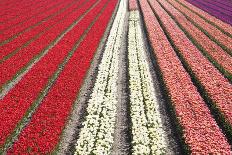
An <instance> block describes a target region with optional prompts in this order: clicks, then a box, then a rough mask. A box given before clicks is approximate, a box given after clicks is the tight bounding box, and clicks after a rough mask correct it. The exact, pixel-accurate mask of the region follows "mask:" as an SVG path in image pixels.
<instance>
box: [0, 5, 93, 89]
mask: <svg viewBox="0 0 232 155" xmlns="http://www.w3.org/2000/svg"><path fill="white" fill-rule="evenodd" d="M94 5H95V1H88V2H87V3H85V4H84V5H83V6H82V7H81V8H80V9H79V10H78V11H75V12H72V13H71V14H69V18H66V19H65V20H63V21H62V22H59V23H58V24H56V25H53V27H52V28H51V29H50V31H49V33H44V34H43V35H41V36H40V37H39V38H37V39H36V40H34V41H33V42H32V43H31V44H30V45H28V46H27V47H26V48H23V49H22V50H20V51H19V52H17V53H16V54H15V55H14V56H13V57H11V58H10V59H8V60H6V61H4V63H2V64H0V68H1V70H0V87H1V89H0V90H1V91H2V90H4V88H5V87H7V86H8V85H9V82H10V81H13V80H14V79H16V78H17V77H19V76H20V75H21V74H23V73H24V72H26V71H27V69H28V68H30V67H31V66H32V65H34V64H35V63H36V62H38V61H39V60H40V58H41V57H43V56H44V55H46V54H47V53H48V52H49V49H50V48H52V47H53V46H55V45H56V44H57V43H58V42H59V40H60V39H61V38H62V36H64V34H65V33H67V32H68V31H69V30H70V25H72V24H73V23H75V22H78V21H79V20H81V19H83V18H84V17H85V16H86V14H87V13H88V12H89V11H90V9H91V8H92V7H93V6H94ZM66 42H67V45H68V42H69V41H68V39H67V41H66ZM28 51H30V52H28ZM12 66H14V67H12ZM6 82H7V83H6Z"/></svg>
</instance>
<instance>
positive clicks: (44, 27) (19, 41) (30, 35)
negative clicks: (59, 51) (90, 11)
mask: <svg viewBox="0 0 232 155" xmlns="http://www.w3.org/2000/svg"><path fill="white" fill-rule="evenodd" d="M85 2H86V1H81V0H80V1H77V2H76V3H74V4H72V5H71V6H70V7H68V8H66V9H65V10H64V11H62V12H60V13H59V14H57V15H56V16H54V17H53V18H50V19H49V20H47V21H46V22H43V23H42V24H41V25H39V26H37V27H35V28H33V29H30V30H29V31H27V32H25V33H23V34H22V35H20V36H19V37H17V38H16V39H14V40H13V41H11V42H9V43H7V44H5V45H3V46H1V47H0V49H1V51H4V52H2V53H0V63H2V62H3V60H4V61H5V60H6V59H9V58H10V57H12V56H13V54H12V53H17V52H15V50H16V51H19V50H18V49H22V48H25V46H24V44H27V45H29V43H28V42H32V41H31V40H34V39H35V38H37V37H39V36H41V35H42V34H44V33H46V32H48V31H49V30H50V29H51V28H52V27H54V25H56V24H58V22H62V21H63V20H64V19H65V18H67V17H68V16H69V14H70V13H72V12H73V11H77V9H79V8H80V7H81V5H83V3H85ZM9 55H10V56H9ZM1 60H2V62H1Z"/></svg>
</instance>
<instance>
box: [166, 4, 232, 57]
mask: <svg viewBox="0 0 232 155" xmlns="http://www.w3.org/2000/svg"><path fill="white" fill-rule="evenodd" d="M168 1H169V2H170V3H171V4H172V5H173V6H174V7H176V8H177V9H178V10H179V11H180V12H182V13H183V14H185V15H186V16H187V17H189V18H190V19H191V20H192V21H194V22H195V23H197V24H198V25H199V26H200V27H202V28H203V29H204V30H205V31H206V32H207V33H208V34H209V35H211V36H212V37H214V38H215V39H216V40H217V41H218V42H220V44H222V45H224V46H225V47H227V48H229V49H230V50H232V39H231V38H230V37H228V36H227V35H225V34H224V33H222V32H221V31H220V30H219V29H217V28H216V27H214V26H213V25H211V24H209V23H208V22H206V21H205V20H203V19H202V18H200V17H199V16H198V15H196V14H194V13H193V12H191V11H190V10H189V9H187V8H185V7H183V6H182V5H180V4H179V3H177V2H176V0H168ZM230 53H231V54H232V52H230Z"/></svg>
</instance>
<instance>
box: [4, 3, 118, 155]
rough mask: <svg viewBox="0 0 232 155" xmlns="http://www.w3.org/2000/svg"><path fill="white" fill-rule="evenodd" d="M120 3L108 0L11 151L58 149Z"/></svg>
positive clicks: (49, 151) (36, 151) (46, 152)
mask: <svg viewBox="0 0 232 155" xmlns="http://www.w3.org/2000/svg"><path fill="white" fill-rule="evenodd" d="M105 2H106V0H103V1H101V4H100V5H99V6H97V8H99V7H100V8H102V4H104V3H105ZM116 3H117V1H110V2H109V3H108V5H107V7H106V8H105V10H104V11H103V13H102V14H101V15H100V17H99V18H98V19H97V21H96V23H94V25H93V27H92V28H91V29H90V31H89V32H88V34H87V36H86V37H85V39H84V40H83V41H82V42H81V44H80V45H79V47H78V48H77V49H76V51H75V53H74V54H73V56H72V58H71V59H70V60H69V62H68V63H67V65H66V66H65V68H64V70H63V72H62V73H61V74H60V76H59V77H58V79H57V81H56V83H55V84H54V86H53V87H52V88H51V90H50V92H49V93H48V95H47V96H46V98H45V99H44V100H43V102H42V103H41V105H40V106H39V108H38V110H37V111H36V113H35V114H34V115H33V117H32V120H31V122H30V124H29V125H28V126H27V127H26V128H25V129H24V130H23V132H22V133H21V134H20V136H19V139H18V141H16V142H15V144H14V145H13V147H12V149H11V150H9V151H8V154H18V153H19V154H22V153H23V154H50V153H52V152H53V151H54V149H55V147H56V145H57V144H58V142H59V140H60V136H61V133H62V130H63V128H64V125H65V122H66V121H67V119H68V116H69V114H70V111H71V108H72V104H73V103H74V101H75V100H76V97H77V93H78V91H79V89H80V86H81V84H82V82H83V79H84V77H85V74H86V72H87V70H88V68H89V66H90V63H91V60H92V58H93V56H94V53H95V51H96V49H97V47H98V44H99V43H100V40H101V38H102V36H103V33H104V31H105V29H106V26H107V24H108V22H109V19H110V17H111V15H112V12H113V10H114V8H115V5H116ZM98 12H99V11H98V9H97V10H95V12H92V13H91V15H92V16H93V17H96V15H97V13H98ZM86 18H87V17H86ZM88 18H89V17H88ZM91 18H92V17H91ZM86 20H88V19H86ZM80 28H81V29H84V28H82V27H79V26H78V27H75V28H74V29H75V30H73V32H74V34H75V31H76V32H77V33H79V32H78V31H79V29H80ZM70 37H72V36H70ZM70 39H71V40H73V39H72V38H70ZM66 41H67V40H66ZM68 46H69V45H68ZM60 48H62V47H60ZM29 148H31V149H30V152H28V149H29Z"/></svg>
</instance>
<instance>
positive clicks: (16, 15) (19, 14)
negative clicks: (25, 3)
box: [0, 0, 59, 31]
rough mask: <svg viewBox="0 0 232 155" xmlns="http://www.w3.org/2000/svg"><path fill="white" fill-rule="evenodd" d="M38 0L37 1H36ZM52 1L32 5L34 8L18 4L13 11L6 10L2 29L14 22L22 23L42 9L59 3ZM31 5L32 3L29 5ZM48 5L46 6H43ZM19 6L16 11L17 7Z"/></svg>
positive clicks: (0, 27)
mask: <svg viewBox="0 0 232 155" xmlns="http://www.w3.org/2000/svg"><path fill="white" fill-rule="evenodd" d="M35 2H36V1H35ZM51 2H52V1H50V0H48V1H44V2H43V3H38V4H36V5H31V8H30V9H32V10H29V9H28V8H25V9H24V7H23V8H21V7H22V6H21V5H18V6H17V7H15V8H12V10H11V12H7V11H5V10H4V13H5V15H2V18H1V19H2V20H1V22H2V24H1V26H0V29H1V31H2V30H4V29H7V28H8V26H13V23H15V24H17V23H20V22H22V21H24V20H27V19H28V18H31V17H33V16H34V15H36V14H39V13H40V11H41V12H43V11H45V10H46V9H48V8H49V7H51V6H52V5H53V6H55V5H56V4H59V3H51ZM29 6H30V5H29ZM43 6H46V7H43ZM16 8H18V10H17V11H16V10H15V9H16Z"/></svg>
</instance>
